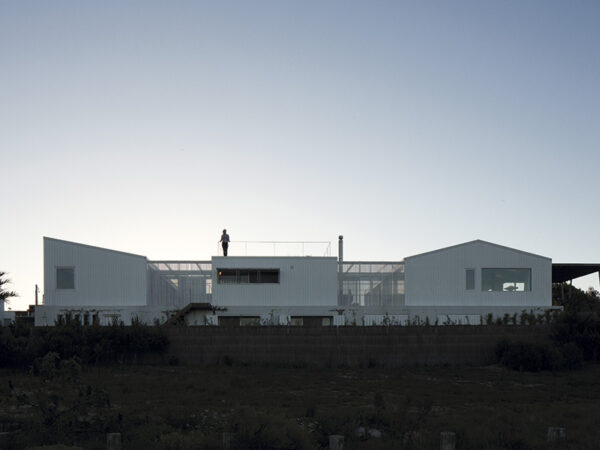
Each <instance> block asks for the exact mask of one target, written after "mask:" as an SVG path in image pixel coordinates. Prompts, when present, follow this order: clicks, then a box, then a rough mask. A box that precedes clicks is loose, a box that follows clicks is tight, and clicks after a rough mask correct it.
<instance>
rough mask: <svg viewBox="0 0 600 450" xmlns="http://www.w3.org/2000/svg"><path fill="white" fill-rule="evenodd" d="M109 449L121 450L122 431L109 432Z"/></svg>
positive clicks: (107, 445) (107, 437) (107, 441)
mask: <svg viewBox="0 0 600 450" xmlns="http://www.w3.org/2000/svg"><path fill="white" fill-rule="evenodd" d="M106 449H107V450H121V433H108V434H107V435H106Z"/></svg>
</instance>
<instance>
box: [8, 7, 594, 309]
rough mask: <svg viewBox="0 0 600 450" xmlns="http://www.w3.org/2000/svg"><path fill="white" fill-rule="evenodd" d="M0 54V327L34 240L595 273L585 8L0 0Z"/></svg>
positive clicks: (194, 255) (28, 297)
mask: <svg viewBox="0 0 600 450" xmlns="http://www.w3.org/2000/svg"><path fill="white" fill-rule="evenodd" d="M0 55H1V56H2V59H1V62H0V127H1V132H0V156H1V158H0V162H1V168H2V177H1V178H0V183H1V186H2V193H3V195H2V209H1V211H2V220H1V221H0V271H5V272H8V273H9V277H10V278H11V279H12V281H13V283H12V284H11V286H10V288H12V289H13V290H16V291H17V292H18V293H19V294H20V297H19V298H17V299H13V300H12V301H11V304H10V305H9V306H10V307H11V308H12V309H26V308H27V305H29V304H31V303H33V298H34V297H33V296H34V285H35V284H36V283H37V284H39V285H40V287H41V288H42V290H43V260H42V256H43V254H42V237H43V236H49V237H55V238H59V239H65V240H70V241H75V242H81V243H85V244H90V245H96V246H100V247H107V248H112V249H118V250H122V251H126V252H132V253H136V254H141V255H145V256H147V257H148V258H150V259H172V260H175V259H181V260H184V259H185V260H190V259H193V260H208V259H210V258H211V256H212V255H214V254H216V251H217V241H218V240H219V237H220V234H221V230H222V229H223V228H227V229H228V231H229V234H230V236H231V239H232V240H233V241H257V240H260V241H331V242H332V247H333V248H332V255H337V244H336V242H337V236H338V235H339V234H343V235H344V238H345V248H344V253H345V258H346V259H348V260H379V261H382V260H389V261H394V260H401V259H403V258H404V257H406V256H410V255H412V254H416V253H421V252H424V251H429V250H434V249H437V248H440V247H445V246H449V245H454V244H458V243H461V242H465V241H470V240H474V239H484V240H488V241H491V242H494V243H498V244H501V245H506V246H509V247H515V248H518V249H521V250H525V251H529V252H532V253H537V254H541V255H544V256H548V257H551V258H552V259H553V261H555V262H600V238H599V235H600V212H599V208H598V202H599V201H600V195H599V194H600V189H599V182H598V179H599V176H598V173H599V170H600V151H599V150H600V145H599V144H600V2H598V1H595V0H594V1H560V2H558V1H548V0H544V1H522V0H519V1H469V2H462V1H439V2H430V1H418V2H417V1H415V2H402V1H390V2H384V1H374V2H367V1H363V2H349V1H344V2H341V1H339V2H337V1H325V2H324V1H314V2H312V1H305V0H303V1H297V2H291V1H245V2H210V3H208V2H200V1H194V2H150V1H140V2H133V1H132V2H123V1H116V2H110V1H102V2H100V1H98V2H89V1H72V2H67V1H53V2H45V1H40V2H29V1H20V0H19V1H6V0H0ZM575 284H576V285H577V286H579V287H582V288H587V287H588V286H594V287H595V288H598V276H597V274H596V275H593V276H589V277H586V278H582V279H580V280H578V281H576V282H575Z"/></svg>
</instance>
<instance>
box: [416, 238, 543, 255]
mask: <svg viewBox="0 0 600 450" xmlns="http://www.w3.org/2000/svg"><path fill="white" fill-rule="evenodd" d="M473 244H485V245H490V246H492V247H497V248H501V249H503V250H510V251H511V252H518V253H523V254H525V255H529V256H533V257H535V258H543V259H549V260H552V258H548V257H547V256H541V255H536V254H535V253H529V252H524V251H523V250H519V249H516V248H511V247H506V246H504V245H499V244H494V243H493V242H488V241H483V240H481V239H475V240H474V241H469V242H463V243H462V244H456V245H451V246H449V247H444V248H440V249H437V250H432V251H430V252H424V253H419V254H416V255H412V256H407V257H406V258H404V259H405V260H407V259H410V258H416V257H417V256H424V255H429V254H433V253H438V252H444V251H446V250H450V249H452V248H457V247H464V246H467V245H473Z"/></svg>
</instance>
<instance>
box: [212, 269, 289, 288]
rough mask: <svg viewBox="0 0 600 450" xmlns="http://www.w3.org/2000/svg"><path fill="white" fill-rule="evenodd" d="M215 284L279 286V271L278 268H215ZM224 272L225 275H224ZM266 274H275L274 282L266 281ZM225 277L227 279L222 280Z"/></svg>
mask: <svg viewBox="0 0 600 450" xmlns="http://www.w3.org/2000/svg"><path fill="white" fill-rule="evenodd" d="M216 271H217V284H235V285H240V284H243V285H254V284H280V283H281V270H280V269H279V268H260V269H257V268H252V269H248V268H244V267H240V268H237V267H236V268H217V270H216ZM224 272H225V273H224ZM267 274H269V275H270V276H272V275H275V274H276V278H277V280H276V281H265V280H267V279H268V278H267ZM223 275H226V277H227V278H222V276H223Z"/></svg>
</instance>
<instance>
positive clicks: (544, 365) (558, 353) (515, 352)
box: [496, 340, 583, 372]
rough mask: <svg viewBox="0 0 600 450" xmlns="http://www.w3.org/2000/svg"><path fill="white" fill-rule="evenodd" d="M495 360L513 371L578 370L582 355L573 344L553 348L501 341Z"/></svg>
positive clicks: (549, 345) (544, 344) (537, 344)
mask: <svg viewBox="0 0 600 450" xmlns="http://www.w3.org/2000/svg"><path fill="white" fill-rule="evenodd" d="M496 360H497V361H498V362H499V363H500V364H502V365H504V366H506V367H509V368H511V369H513V370H521V371H528V372H538V371H540V370H565V369H575V368H579V367H581V365H582V363H583V354H582V352H581V350H580V349H579V348H578V347H577V346H576V345H574V344H567V345H561V346H555V345H552V344H551V343H530V342H520V341H516V342H509V341H507V340H502V341H500V342H498V344H497V345H496Z"/></svg>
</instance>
